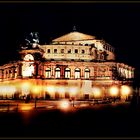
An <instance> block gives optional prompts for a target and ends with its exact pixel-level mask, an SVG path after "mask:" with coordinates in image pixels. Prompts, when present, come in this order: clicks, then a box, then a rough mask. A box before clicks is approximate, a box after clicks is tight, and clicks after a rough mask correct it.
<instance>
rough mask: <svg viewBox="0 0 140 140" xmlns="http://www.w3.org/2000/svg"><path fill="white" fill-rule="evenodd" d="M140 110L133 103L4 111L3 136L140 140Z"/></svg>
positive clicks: (0, 115) (0, 120)
mask: <svg viewBox="0 0 140 140" xmlns="http://www.w3.org/2000/svg"><path fill="white" fill-rule="evenodd" d="M139 127H140V108H139V107H137V108H136V107H132V106H131V105H129V104H124V105H117V106H114V105H109V106H105V107H102V108H100V109H93V108H82V109H74V110H73V111H62V110H58V109H55V110H32V111H24V112H0V137H1V138H2V137H9V138H13V137H15V138H17V137H21V138H25V137H32V138H39V137H40V138H48V137H50V138H58V137H61V138H64V137H68V138H71V137H81V138H86V137H87V138H94V137H115V138H116V137H129V138H130V137H140V129H139Z"/></svg>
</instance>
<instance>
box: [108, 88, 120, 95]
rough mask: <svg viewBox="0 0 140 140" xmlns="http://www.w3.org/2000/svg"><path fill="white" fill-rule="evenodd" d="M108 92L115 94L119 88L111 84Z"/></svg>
mask: <svg viewBox="0 0 140 140" xmlns="http://www.w3.org/2000/svg"><path fill="white" fill-rule="evenodd" d="M109 93H110V95H111V96H117V95H118V94H119V88H118V87H117V86H112V87H110V89H109Z"/></svg>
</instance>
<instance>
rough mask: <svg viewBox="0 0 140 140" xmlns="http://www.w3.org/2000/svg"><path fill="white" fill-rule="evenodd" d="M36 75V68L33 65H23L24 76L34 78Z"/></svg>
mask: <svg viewBox="0 0 140 140" xmlns="http://www.w3.org/2000/svg"><path fill="white" fill-rule="evenodd" d="M33 73H34V66H33V64H31V63H28V62H26V63H24V64H23V65H22V76H25V77H26V76H33Z"/></svg>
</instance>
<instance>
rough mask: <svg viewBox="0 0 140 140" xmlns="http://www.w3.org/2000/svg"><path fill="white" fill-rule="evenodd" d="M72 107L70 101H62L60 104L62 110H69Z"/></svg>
mask: <svg viewBox="0 0 140 140" xmlns="http://www.w3.org/2000/svg"><path fill="white" fill-rule="evenodd" d="M69 106H70V104H69V102H68V101H61V103H60V108H61V109H68V108H69Z"/></svg>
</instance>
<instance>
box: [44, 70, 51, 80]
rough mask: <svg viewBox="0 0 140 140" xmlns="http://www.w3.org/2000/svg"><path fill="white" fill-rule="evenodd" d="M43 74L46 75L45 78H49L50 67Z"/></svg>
mask: <svg viewBox="0 0 140 140" xmlns="http://www.w3.org/2000/svg"><path fill="white" fill-rule="evenodd" d="M45 76H46V78H50V77H51V69H50V68H47V69H46V73H45Z"/></svg>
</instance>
